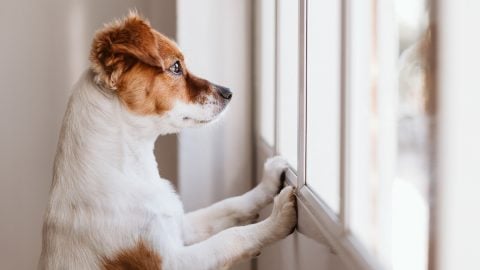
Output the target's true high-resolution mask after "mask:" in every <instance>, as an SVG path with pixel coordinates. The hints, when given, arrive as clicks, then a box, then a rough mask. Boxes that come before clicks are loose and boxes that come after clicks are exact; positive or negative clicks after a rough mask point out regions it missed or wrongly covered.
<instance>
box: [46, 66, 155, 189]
mask: <svg viewBox="0 0 480 270" xmlns="http://www.w3.org/2000/svg"><path fill="white" fill-rule="evenodd" d="M154 124H155V121H153V120H152V119H149V118H148V117H139V116H135V115H134V114H132V113H130V112H128V111H127V109H126V108H125V106H123V105H122V104H121V103H120V101H119V100H118V98H117V97H116V96H115V94H114V93H113V92H111V91H110V90H108V89H102V88H100V87H99V86H98V85H96V84H95V83H94V81H93V76H92V73H91V72H90V71H88V72H86V73H85V74H84V75H83V76H82V77H81V79H80V81H79V82H78V83H77V85H76V86H75V87H74V92H73V94H72V97H71V98H70V101H69V104H68V108H67V112H66V114H65V118H64V121H63V127H62V131H61V135H60V141H59V147H58V152H57V157H56V161H55V175H65V173H59V171H58V170H68V171H70V172H72V173H71V174H70V175H71V176H73V178H80V180H81V178H85V179H87V178H88V179H92V178H96V177H92V175H91V174H95V173H98V171H100V172H102V171H104V173H106V174H108V172H109V171H110V172H111V171H112V170H115V171H118V172H119V173H123V174H128V175H131V176H132V178H134V179H135V178H138V179H146V180H149V179H152V178H158V177H159V176H158V169H157V163H156V161H155V157H154V154H153V147H154V143H155V139H156V138H157V136H158V134H159V132H158V131H157V130H155V127H154V126H152V125H154ZM66 160H68V161H70V163H72V162H71V161H72V160H73V161H74V162H73V164H66V162H65V161H66ZM67 175H68V174H67ZM66 181H68V179H66Z"/></svg>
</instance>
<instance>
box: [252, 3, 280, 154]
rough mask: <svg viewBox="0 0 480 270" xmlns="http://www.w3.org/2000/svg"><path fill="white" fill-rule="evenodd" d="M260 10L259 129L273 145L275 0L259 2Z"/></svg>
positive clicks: (258, 38)
mask: <svg viewBox="0 0 480 270" xmlns="http://www.w3.org/2000/svg"><path fill="white" fill-rule="evenodd" d="M256 12H260V16H257V18H260V22H259V23H258V24H257V31H256V39H255V40H256V42H257V48H258V49H259V53H258V54H257V57H256V58H255V62H256V66H257V72H256V74H255V77H256V78H255V80H256V82H257V83H258V85H257V88H256V89H257V90H258V95H257V97H258V100H259V104H258V107H259V113H260V118H259V130H260V135H261V137H262V138H263V139H264V140H265V142H266V143H267V144H269V145H271V146H274V144H275V0H262V1H259V3H257V10H256Z"/></svg>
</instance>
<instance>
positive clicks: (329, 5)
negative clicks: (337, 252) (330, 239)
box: [306, 1, 341, 212]
mask: <svg viewBox="0 0 480 270" xmlns="http://www.w3.org/2000/svg"><path fill="white" fill-rule="evenodd" d="M308 12H309V14H308V22H307V23H308V32H307V55H308V58H307V160H306V165H307V173H306V183H307V185H308V186H309V187H311V188H312V189H313V190H314V191H315V192H316V193H317V194H318V195H319V196H320V198H321V199H322V200H323V201H325V202H326V203H327V204H328V206H329V207H330V208H331V209H332V210H333V211H335V212H338V211H339V208H340V137H341V136H340V129H341V126H340V122H341V114H340V112H341V108H340V107H341V106H340V104H341V99H340V98H341V85H340V72H341V70H340V68H341V65H340V64H341V40H340V38H341V37H340V33H341V16H340V1H327V2H323V1H310V2H309V8H308Z"/></svg>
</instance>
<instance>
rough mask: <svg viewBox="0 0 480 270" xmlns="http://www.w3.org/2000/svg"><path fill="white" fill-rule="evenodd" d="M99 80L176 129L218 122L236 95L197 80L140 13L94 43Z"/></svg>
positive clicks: (173, 46)
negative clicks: (220, 115)
mask: <svg viewBox="0 0 480 270" xmlns="http://www.w3.org/2000/svg"><path fill="white" fill-rule="evenodd" d="M90 61H91V63H92V70H93V71H94V73H95V81H96V83H97V84H99V85H101V86H102V87H104V88H107V89H110V90H112V91H113V92H114V93H116V95H118V98H119V99H120V100H121V101H122V103H123V104H124V105H125V106H126V107H127V108H128V110H129V111H130V112H132V113H134V114H137V115H145V116H159V117H160V118H162V119H163V120H166V121H167V122H168V123H169V125H171V126H172V128H173V130H179V129H181V128H183V127H189V126H198V125H201V124H205V123H208V122H211V121H212V120H214V119H215V118H216V117H217V116H218V115H219V114H220V113H221V112H222V111H223V110H224V109H225V107H226V106H227V104H228V103H229V101H230V100H231V98H232V92H231V91H230V90H229V89H228V88H226V87H222V86H218V85H215V84H213V83H210V82H209V81H207V80H204V79H201V78H199V77H196V76H195V75H193V74H192V73H191V72H190V71H189V70H188V69H187V67H186V65H185V61H184V57H183V55H182V53H181V52H180V50H179V49H178V47H177V46H176V44H175V43H174V42H173V41H171V40H170V39H168V38H167V37H165V36H164V35H162V34H160V33H159V32H157V31H155V30H154V29H153V28H151V26H150V24H149V23H148V21H146V20H144V19H143V18H141V17H140V16H138V14H136V13H135V12H131V13H130V14H129V15H128V16H127V17H126V18H125V19H123V20H121V21H116V22H114V23H112V24H109V25H106V26H105V27H104V28H103V29H101V30H99V31H98V32H97V34H96V36H95V38H94V40H93V44H92V49H91V54H90Z"/></svg>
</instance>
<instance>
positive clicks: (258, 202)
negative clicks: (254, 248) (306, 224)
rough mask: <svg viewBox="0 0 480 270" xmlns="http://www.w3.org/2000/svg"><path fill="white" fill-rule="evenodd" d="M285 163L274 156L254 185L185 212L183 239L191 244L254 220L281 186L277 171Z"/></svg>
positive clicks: (279, 170) (283, 168)
mask: <svg viewBox="0 0 480 270" xmlns="http://www.w3.org/2000/svg"><path fill="white" fill-rule="evenodd" d="M287 166H288V165H287V162H286V161H285V160H284V159H283V158H281V157H273V158H271V159H269V160H268V161H267V162H265V166H264V172H263V178H262V182H261V183H260V184H259V185H257V186H256V187H255V188H254V189H252V190H250V191H249V192H247V193H245V194H243V195H242V196H237V197H233V198H229V199H225V200H223V201H220V202H218V203H215V204H213V205H212V206H210V207H207V208H203V209H200V210H197V211H194V212H191V213H188V214H187V215H186V216H185V219H184V223H183V237H184V243H185V244H186V245H190V244H194V243H197V242H199V241H202V240H205V239H207V238H208V237H210V236H212V235H214V234H216V233H218V232H220V231H222V230H225V229H227V228H230V227H232V226H237V225H245V224H250V223H252V222H254V221H255V220H257V219H258V212H259V211H260V210H261V209H262V208H263V207H265V206H266V205H267V204H269V203H270V202H271V201H272V200H273V197H274V196H275V195H276V194H277V193H278V191H279V190H280V187H281V184H282V183H281V180H280V175H281V174H282V172H284V171H285V170H286V169H287Z"/></svg>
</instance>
